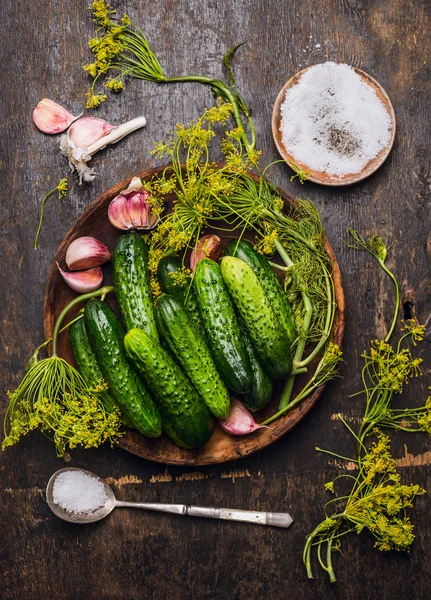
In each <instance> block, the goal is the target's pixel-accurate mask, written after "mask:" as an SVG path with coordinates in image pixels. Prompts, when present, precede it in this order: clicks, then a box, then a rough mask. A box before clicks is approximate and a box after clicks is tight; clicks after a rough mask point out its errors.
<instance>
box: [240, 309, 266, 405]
mask: <svg viewBox="0 0 431 600" xmlns="http://www.w3.org/2000/svg"><path fill="white" fill-rule="evenodd" d="M238 321H239V324H240V327H241V331H242V335H243V338H244V341H245V347H246V349H247V352H248V358H249V360H250V364H251V368H252V371H253V375H254V377H253V386H252V388H251V390H250V391H249V392H247V393H246V394H244V395H243V396H241V398H240V400H241V401H242V402H243V403H244V404H245V405H246V406H247V408H249V409H250V410H252V411H255V410H260V409H261V408H263V407H264V406H266V405H267V404H268V402H269V401H270V400H271V397H272V380H271V377H270V376H269V375H268V374H267V373H266V372H265V371H264V369H263V368H262V365H261V364H260V361H259V357H258V355H257V352H256V350H255V349H254V346H253V344H252V342H251V339H250V336H249V334H248V331H247V328H246V326H245V323H244V321H243V319H242V318H241V317H239V318H238Z"/></svg>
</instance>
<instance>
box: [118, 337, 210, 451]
mask: <svg viewBox="0 0 431 600" xmlns="http://www.w3.org/2000/svg"><path fill="white" fill-rule="evenodd" d="M124 347H125V349H126V352H127V355H128V356H129V358H130V359H131V360H132V361H133V363H134V364H135V366H136V368H137V370H138V371H139V373H140V374H141V375H142V377H143V379H144V381H145V382H146V383H147V385H148V386H149V387H150V388H151V389H152V390H153V392H154V395H155V397H156V398H157V401H158V404H159V407H160V411H161V413H162V418H163V427H164V429H165V431H166V433H167V434H168V435H169V436H170V437H171V438H172V439H173V441H174V442H175V443H176V444H178V445H181V446H183V447H184V448H201V447H202V446H204V445H205V444H206V443H207V442H208V440H209V439H210V437H211V435H212V432H213V426H214V423H213V420H212V418H211V413H210V411H209V410H208V407H207V406H206V404H205V403H204V401H203V400H202V398H201V397H200V396H199V394H198V393H197V391H196V390H195V388H194V387H193V386H192V384H191V383H190V381H189V380H188V379H187V377H186V376H185V375H184V373H183V372H182V371H181V369H180V368H179V367H178V365H177V364H176V363H175V362H174V361H173V359H172V358H171V357H170V356H169V354H168V353H167V352H165V350H163V348H162V347H161V346H160V344H159V343H158V342H156V341H155V340H154V339H153V338H152V337H150V336H149V335H147V334H146V333H145V332H144V331H143V330H142V329H132V330H130V331H129V332H128V333H127V334H126V337H125V338H124Z"/></svg>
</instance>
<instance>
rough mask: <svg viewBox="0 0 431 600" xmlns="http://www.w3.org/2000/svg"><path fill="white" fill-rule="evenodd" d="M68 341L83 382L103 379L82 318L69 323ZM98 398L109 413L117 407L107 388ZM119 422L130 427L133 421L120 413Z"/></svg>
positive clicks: (96, 381) (97, 381) (93, 382)
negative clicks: (71, 323)
mask: <svg viewBox="0 0 431 600" xmlns="http://www.w3.org/2000/svg"><path fill="white" fill-rule="evenodd" d="M69 341H70V345H71V346H72V352H73V358H74V359H75V362H76V366H77V367H78V371H79V372H80V373H81V375H82V377H83V379H84V381H85V383H86V384H87V385H88V386H96V385H97V384H98V383H99V382H100V380H102V381H105V378H104V377H103V373H102V370H101V369H100V367H99V364H98V362H97V358H96V355H95V353H94V351H93V348H92V347H91V344H90V340H89V338H88V335H87V331H86V329H85V323H84V319H83V318H82V319H80V320H79V321H76V323H74V324H73V325H71V327H70V330H69ZM100 398H101V400H102V402H103V406H104V407H105V409H106V412H108V413H111V412H113V411H114V410H115V409H116V408H119V406H118V404H117V402H116V400H115V398H114V396H113V395H112V394H111V392H110V391H109V389H108V390H104V391H103V392H101V394H100ZM121 422H122V423H123V425H125V426H126V427H130V428H131V429H133V428H134V425H133V423H132V422H131V421H129V420H128V419H127V417H126V416H125V415H124V414H122V415H121Z"/></svg>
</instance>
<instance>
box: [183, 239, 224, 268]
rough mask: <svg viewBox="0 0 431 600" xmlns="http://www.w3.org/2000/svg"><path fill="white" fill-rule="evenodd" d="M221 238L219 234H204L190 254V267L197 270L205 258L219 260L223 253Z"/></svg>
mask: <svg viewBox="0 0 431 600" xmlns="http://www.w3.org/2000/svg"><path fill="white" fill-rule="evenodd" d="M220 244H221V240H220V238H219V237H218V236H217V235H213V234H211V235H204V236H203V237H201V239H200V240H199V241H198V243H197V244H196V247H195V248H194V249H193V250H192V253H191V255H190V268H191V270H192V271H194V270H195V268H196V265H197V264H198V262H199V261H200V260H202V259H203V258H211V259H212V260H217V259H218V258H219V256H220V253H221V245H220Z"/></svg>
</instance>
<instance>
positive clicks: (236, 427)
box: [219, 398, 266, 435]
mask: <svg viewBox="0 0 431 600" xmlns="http://www.w3.org/2000/svg"><path fill="white" fill-rule="evenodd" d="M230 402H231V404H230V412H229V416H228V417H227V418H226V419H219V423H220V426H221V428H222V429H223V430H224V431H226V432H227V433H230V434H231V435H247V433H252V432H253V431H256V430H257V429H265V428H266V427H265V426H264V425H259V423H256V421H255V420H254V418H253V415H252V414H251V412H250V411H249V410H248V408H246V407H245V406H244V404H243V403H242V402H240V401H239V400H237V399H236V398H231V401H230Z"/></svg>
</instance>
